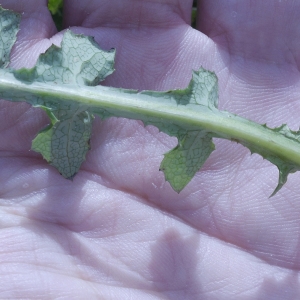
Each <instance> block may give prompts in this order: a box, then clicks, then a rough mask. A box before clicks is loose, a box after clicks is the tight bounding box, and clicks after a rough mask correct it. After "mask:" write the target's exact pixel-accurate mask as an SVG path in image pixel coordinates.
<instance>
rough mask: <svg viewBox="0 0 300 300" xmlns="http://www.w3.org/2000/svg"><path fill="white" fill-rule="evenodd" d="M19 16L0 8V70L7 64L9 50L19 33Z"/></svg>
mask: <svg viewBox="0 0 300 300" xmlns="http://www.w3.org/2000/svg"><path fill="white" fill-rule="evenodd" d="M19 24H20V15H19V14H17V13H14V12H12V11H11V10H8V9H3V8H2V7H1V6H0V32H1V35H0V68H6V67H7V66H8V64H9V56H10V52H11V49H12V47H13V45H14V43H15V42H16V39H17V33H18V31H19Z"/></svg>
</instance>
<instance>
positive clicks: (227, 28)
mask: <svg viewBox="0 0 300 300" xmlns="http://www.w3.org/2000/svg"><path fill="white" fill-rule="evenodd" d="M299 18H300V2H299V1H273V0H267V1H256V2H253V1H251V0H242V1H237V0H230V1H222V0H217V1H209V0H203V1H200V3H199V9H198V22H197V25H198V29H199V30H200V31H202V32H203V33H205V34H206V35H208V36H209V37H211V38H212V39H213V40H214V41H215V42H217V43H218V44H219V45H222V46H223V47H226V48H227V49H228V51H229V52H230V54H232V55H238V56H242V57H243V58H246V59H248V58H250V59H252V60H253V59H254V60H258V61H265V62H276V63H278V64H280V63H284V62H287V63H292V64H295V63H296V64H297V65H299V64H300V54H299V53H300V42H299V37H300V27H299V26H297V24H298V23H299Z"/></svg>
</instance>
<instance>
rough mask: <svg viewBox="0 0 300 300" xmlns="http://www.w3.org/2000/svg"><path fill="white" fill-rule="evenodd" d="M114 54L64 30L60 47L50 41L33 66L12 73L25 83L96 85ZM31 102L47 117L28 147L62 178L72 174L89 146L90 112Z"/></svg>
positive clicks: (110, 69)
mask: <svg viewBox="0 0 300 300" xmlns="http://www.w3.org/2000/svg"><path fill="white" fill-rule="evenodd" d="M114 56H115V51H114V50H112V51H103V50H101V49H100V48H99V46H98V45H97V44H96V43H95V41H94V39H93V38H91V37H84V36H82V35H74V34H73V33H72V32H71V31H67V32H66V33H65V34H64V37H63V40H62V46H61V48H60V47H57V46H55V45H52V46H51V47H50V48H49V49H48V50H47V51H46V53H45V54H41V55H40V57H39V59H38V61H37V63H36V65H35V66H34V67H33V68H31V69H25V68H23V69H19V70H14V71H13V74H14V75H15V77H16V78H17V79H19V80H20V81H23V82H25V83H27V84H32V83H34V82H41V83H51V84H56V85H65V84H66V85H71V86H72V85H79V86H80V85H96V84H98V83H99V82H100V81H102V80H104V79H105V77H106V76H108V75H109V74H111V73H112V72H113V71H114V68H113V65H114ZM32 104H33V105H34V106H36V107H42V108H43V109H44V110H45V111H46V112H47V114H48V115H49V116H50V120H51V125H50V126H47V128H45V129H43V130H42V131H41V132H40V133H39V134H38V135H37V137H36V138H35V139H34V140H33V143H32V149H33V150H34V151H36V152H39V153H41V154H42V155H43V157H44V158H45V159H46V160H47V161H48V162H49V163H50V164H51V165H53V166H54V167H56V168H57V169H58V171H59V172H60V173H61V174H62V175H63V176H64V177H65V178H73V177H74V175H75V174H76V173H77V172H78V170H79V168H80V166H81V164H82V162H83V161H84V160H85V157H86V153H87V151H88V150H89V149H90V146H89V141H90V137H91V134H92V122H93V120H94V117H93V115H92V114H91V113H90V112H89V111H87V110H86V109H83V108H82V107H81V106H80V105H78V103H76V102H70V101H69V102H67V103H65V102H56V103H52V104H51V103H42V104H40V103H38V102H33V103H32Z"/></svg>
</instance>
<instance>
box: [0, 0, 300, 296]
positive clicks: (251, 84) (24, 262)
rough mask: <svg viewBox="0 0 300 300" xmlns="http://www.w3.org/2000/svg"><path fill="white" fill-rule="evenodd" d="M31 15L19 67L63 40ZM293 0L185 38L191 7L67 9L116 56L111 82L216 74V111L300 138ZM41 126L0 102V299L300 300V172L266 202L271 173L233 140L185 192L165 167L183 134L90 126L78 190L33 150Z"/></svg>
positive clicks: (134, 84)
mask: <svg viewBox="0 0 300 300" xmlns="http://www.w3.org/2000/svg"><path fill="white" fill-rule="evenodd" d="M0 4H2V5H3V6H4V7H5V8H10V9H13V10H17V11H19V12H24V14H23V15H22V24H21V31H20V33H19V35H18V41H17V44H16V46H15V48H14V51H13V55H12V64H11V65H12V66H13V67H15V68H19V67H21V66H26V67H29V66H32V65H33V64H34V62H35V60H36V58H37V56H38V55H39V53H41V52H43V51H45V50H46V49H47V48H48V47H49V46H50V45H51V43H52V42H54V43H56V44H59V42H60V40H61V38H62V33H56V31H55V27H54V24H53V22H52V20H51V16H50V14H49V13H48V11H47V3H46V1H42V0H27V1H24V0H23V1H12V0H6V1H0ZM297 5H298V4H296V3H293V4H291V2H290V3H289V2H275V1H271V0H266V1H260V2H257V4H253V1H250V0H242V1H241V0H239V1H233V0H230V1H221V0H215V1H208V0H203V1H202V2H201V5H200V7H199V29H200V32H199V31H197V30H194V29H192V28H191V27H190V26H189V25H188V24H189V20H190V11H191V1H187V0H181V1H175V0H163V1H154V0H152V1H141V0H140V1H134V0H123V1H116V0H114V1H113V0H110V1H104V0H102V1H96V0H94V1H75V0H72V1H70V0H69V1H66V0H65V9H64V13H65V16H64V17H65V27H66V28H67V27H68V26H71V30H72V31H74V32H75V33H84V34H87V35H92V36H94V37H95V39H96V41H97V42H98V43H99V44H100V46H101V47H102V48H104V49H109V48H112V47H113V48H116V49H117V60H116V72H115V73H114V74H113V75H111V76H110V77H109V78H108V79H107V80H106V81H105V84H106V85H109V86H116V87H124V88H135V89H140V90H142V89H152V90H168V89H171V88H183V87H185V86H187V84H188V82H189V80H190V78H191V70H192V69H198V68H199V67H200V66H201V65H203V67H205V68H207V69H210V70H213V71H215V72H216V74H217V75H218V77H219V82H220V87H219V91H220V100H219V102H220V105H219V107H220V108H221V109H224V110H228V111H230V112H233V113H237V114H239V115H242V116H244V117H247V118H249V119H252V120H254V121H257V122H260V123H264V122H267V124H268V125H269V126H271V127H272V126H273V127H274V126H279V125H281V124H282V123H288V125H289V126H290V127H292V128H294V129H297V128H298V126H299V124H300V120H299V117H298V113H297V110H298V107H299V100H298V97H299V89H300V87H299V84H298V83H297V82H298V79H299V72H298V69H299V63H300V61H299V54H298V53H300V51H299V50H300V49H299V47H300V44H299V42H298V40H299V34H300V32H299V31H300V29H299V26H297V24H298V20H299V15H298V14H300V12H299V11H300V10H299V7H298V6H297ZM47 123H48V119H47V117H46V115H45V114H44V113H43V112H42V111H40V110H37V109H33V108H31V107H30V106H29V105H27V104H24V103H10V102H7V101H0V151H1V152H0V166H1V169H0V182H1V184H0V204H1V207H0V214H1V217H0V218H1V219H0V220H1V226H0V238H1V241H2V247H1V250H0V251H1V252H0V279H1V286H0V295H1V297H3V298H17V297H22V298H30V299H32V298H38V299H41V298H45V299H48V298H57V297H62V296H64V297H65V298H67V299H83V298H84V299H85V298H88V299H143V300H144V299H145V300H147V299H234V298H239V299H297V298H299V295H300V291H299V288H298V276H299V275H298V269H299V266H300V258H299V255H298V232H299V230H300V224H299V212H300V204H299V196H298V193H297V187H298V184H297V182H299V175H298V174H297V173H296V174H295V175H292V176H290V177H289V180H288V182H287V184H286V185H285V186H284V187H283V188H282V190H280V191H279V192H278V194H277V195H276V196H275V197H273V198H271V199H269V198H268V196H269V195H270V194H271V193H272V191H273V188H274V187H275V186H276V184H277V178H278V171H277V170H276V168H275V167H274V166H272V165H271V164H270V163H269V162H267V161H263V160H262V158H260V157H258V156H256V155H253V156H250V154H249V151H248V150H247V149H245V148H243V147H242V146H240V145H237V144H235V143H230V142H228V141H219V140H216V141H215V143H216V151H215V152H213V154H212V155H211V157H210V158H209V159H208V161H207V162H206V164H205V166H204V167H203V169H202V170H201V171H200V172H198V173H197V175H196V176H195V178H194V179H193V180H192V181H191V183H190V184H189V185H188V186H187V187H186V188H185V189H184V190H183V191H182V192H181V193H180V194H179V195H178V194H176V193H175V192H174V191H173V190H172V189H171V188H170V186H169V184H168V183H165V181H164V176H163V174H162V173H161V172H159V171H158V169H159V164H160V162H161V160H162V158H163V153H165V152H166V151H168V150H169V149H171V148H172V147H174V146H175V144H176V141H175V139H174V138H169V137H167V136H166V135H165V134H163V133H159V132H158V130H157V129H156V128H154V127H146V128H144V127H143V125H142V124H141V122H139V121H134V120H125V119H115V118H112V119H109V120H106V121H103V122H101V121H100V120H99V119H96V121H95V124H94V135H93V138H92V141H91V146H92V150H91V151H90V152H89V154H88V155H87V160H86V162H85V163H84V164H83V166H82V168H81V171H80V172H79V173H78V174H77V176H76V177H75V179H74V180H73V181H68V180H66V179H64V178H62V177H61V176H60V175H59V174H58V172H57V171H56V170H55V169H54V168H53V167H51V166H49V165H48V164H47V163H46V161H44V160H43V159H42V158H41V157H40V155H38V154H36V153H34V152H31V151H30V150H29V149H30V144H31V141H32V139H33V138H34V137H35V135H36V134H37V132H38V130H39V129H40V128H42V127H43V126H45V125H46V124H47Z"/></svg>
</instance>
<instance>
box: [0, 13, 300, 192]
mask: <svg viewBox="0 0 300 300" xmlns="http://www.w3.org/2000/svg"><path fill="white" fill-rule="evenodd" d="M18 25H19V16H18V15H17V14H14V13H12V12H10V11H6V10H3V9H1V10H0V36H4V38H2V41H0V48H1V49H2V52H1V56H0V58H1V61H2V68H3V69H0V97H2V98H3V99H7V100H10V101H26V102H28V103H30V104H32V105H33V106H35V107H41V108H43V109H44V110H45V111H46V112H47V114H48V116H49V118H50V122H51V123H50V125H49V126H47V127H46V128H45V129H43V130H42V131H41V132H40V133H39V134H38V135H37V137H36V138H35V139H34V140H33V144H32V147H33V149H34V150H35V151H37V152H40V153H41V154H42V155H43V157H44V158H45V159H46V160H47V161H48V162H49V163H50V164H51V165H53V166H54V167H56V168H57V169H58V170H59V172H60V173H61V174H62V175H63V176H64V177H66V178H73V176H74V175H75V174H76V173H77V172H78V170H79V168H80V165H81V163H82V162H83V161H84V159H85V157H86V153H87V151H88V149H89V140H90V137H91V131H92V122H93V119H94V115H98V116H100V118H102V119H105V118H109V117H112V116H114V117H125V118H130V119H138V120H142V121H143V122H144V124H145V125H154V126H156V127H158V128H159V130H161V131H163V132H165V133H167V134H168V135H171V136H175V137H177V139H178V145H177V146H176V147H175V148H174V149H173V150H171V151H169V152H168V153H166V154H165V156H164V159H163V161H162V163H161V166H160V169H161V170H163V171H164V173H165V178H166V180H167V181H169V182H170V184H171V186H172V187H173V188H174V189H175V190H176V191H177V192H180V191H181V190H182V189H183V188H184V187H185V186H186V185H187V184H188V183H189V182H190V180H191V179H192V177H193V176H194V175H195V173H196V172H197V171H198V170H199V168H201V167H202V165H203V164H204V163H205V161H206V159H207V158H208V157H209V155H210V153H211V152H212V151H213V150H214V144H213V142H212V138H223V139H228V140H232V141H235V142H238V143H240V144H242V145H244V146H245V147H247V148H248V149H249V150H250V151H251V152H252V153H258V154H260V155H261V156H262V157H263V158H265V159H267V160H269V161H270V162H271V163H273V164H274V165H276V166H277V167H278V169H279V181H278V185H277V187H276V189H275V191H274V192H273V194H272V195H274V194H275V193H277V192H278V191H279V190H280V189H281V187H282V186H283V185H284V184H285V182H286V181H287V177H288V174H290V173H293V172H296V171H299V170H300V131H297V132H295V131H291V130H290V129H289V128H288V127H287V126H286V125H282V126H280V127H278V128H274V129H270V128H268V127H267V126H266V125H260V124H257V123H255V122H252V121H250V120H247V119H244V118H241V117H239V116H236V115H234V114H231V113H229V112H226V111H220V110H218V108H217V104H218V84H217V77H216V75H215V74H214V73H212V72H210V71H207V70H205V69H203V68H200V70H199V71H194V72H193V77H192V80H191V81H190V84H189V85H188V87H187V88H186V89H182V90H173V91H167V92H154V91H144V92H138V91H135V90H125V89H118V88H109V87H103V86H95V85H97V84H98V83H99V82H100V81H101V80H103V79H105V78H106V76H108V75H109V74H111V73H112V72H113V71H114V69H113V65H114V55H115V51H114V50H111V51H104V50H101V49H100V48H99V46H98V45H97V44H96V43H95V41H94V40H93V39H92V38H91V37H85V36H82V35H75V34H73V33H71V32H70V31H67V32H66V33H65V35H64V38H63V41H62V45H61V47H56V46H54V45H53V46H51V47H50V48H49V49H48V50H47V51H46V53H45V54H42V55H41V56H40V57H39V59H38V61H37V63H36V66H35V67H33V68H31V69H24V68H23V69H20V70H11V69H5V67H7V65H8V63H9V58H8V56H9V53H10V50H11V48H12V45H13V42H14V41H15V38H16V34H17V31H18ZM8 37H9V38H8Z"/></svg>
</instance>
